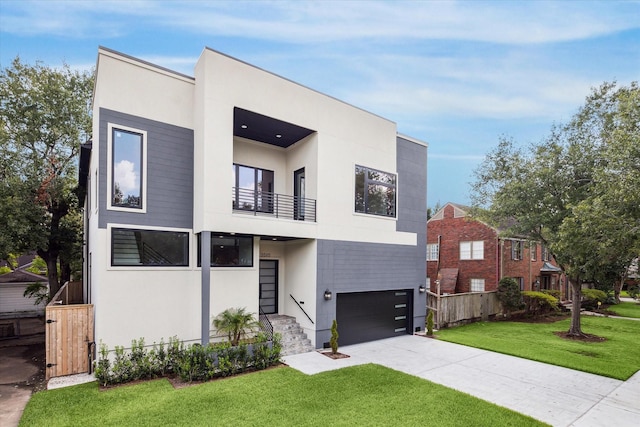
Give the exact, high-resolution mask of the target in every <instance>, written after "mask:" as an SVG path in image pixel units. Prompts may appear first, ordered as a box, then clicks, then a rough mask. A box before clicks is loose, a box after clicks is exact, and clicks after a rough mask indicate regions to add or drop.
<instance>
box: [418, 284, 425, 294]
mask: <svg viewBox="0 0 640 427" xmlns="http://www.w3.org/2000/svg"><path fill="white" fill-rule="evenodd" d="M418 292H420V293H421V294H424V293H425V292H427V287H426V286H425V285H420V287H419V288H418Z"/></svg>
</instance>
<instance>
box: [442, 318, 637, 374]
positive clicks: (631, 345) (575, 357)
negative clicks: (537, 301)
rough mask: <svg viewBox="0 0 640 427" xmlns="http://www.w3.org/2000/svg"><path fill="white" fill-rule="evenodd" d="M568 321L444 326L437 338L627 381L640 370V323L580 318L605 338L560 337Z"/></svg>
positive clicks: (586, 327) (586, 329) (590, 331)
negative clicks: (573, 338)
mask: <svg viewBox="0 0 640 427" xmlns="http://www.w3.org/2000/svg"><path fill="white" fill-rule="evenodd" d="M569 325H570V319H566V320H561V321H558V322H554V323H525V322H506V321H505V322H480V323H472V324H469V325H465V326H460V327H457V328H452V329H443V330H440V331H438V332H437V336H438V337H439V339H441V340H444V341H450V342H454V343H458V344H464V345H468V346H471V347H477V348H482V349H485V350H491V351H496V352H499V353H504V354H510V355H513V356H519V357H523V358H525V359H531V360H537V361H540V362H545V363H550V364H553V365H558V366H564V367H566V368H571V369H577V370H580V371H585V372H591V373H593V374H597V375H603V376H607V377H611V378H616V379H619V380H626V379H628V378H629V377H630V376H631V375H633V374H634V373H636V371H638V370H639V369H640V358H639V357H638V355H639V354H640V340H639V339H638V337H639V336H640V322H639V321H634V320H624V319H612V318H606V317H590V316H582V330H583V332H585V333H588V334H593V335H598V336H600V337H604V338H606V341H603V342H581V341H574V340H567V339H563V338H560V337H558V336H556V335H555V334H554V332H561V331H562V332H566V331H567V330H568V329H569Z"/></svg>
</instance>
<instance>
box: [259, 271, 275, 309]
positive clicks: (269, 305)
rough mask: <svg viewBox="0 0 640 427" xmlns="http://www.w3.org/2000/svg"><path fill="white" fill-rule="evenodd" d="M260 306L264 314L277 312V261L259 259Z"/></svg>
mask: <svg viewBox="0 0 640 427" xmlns="http://www.w3.org/2000/svg"><path fill="white" fill-rule="evenodd" d="M259 298H260V308H261V309H262V311H264V312H265V313H266V314H275V313H277V312H278V261H277V260H260V295H259Z"/></svg>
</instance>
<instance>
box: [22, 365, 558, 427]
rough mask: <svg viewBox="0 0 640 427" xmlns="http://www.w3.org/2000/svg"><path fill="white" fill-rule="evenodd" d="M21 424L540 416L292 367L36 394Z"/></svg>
mask: <svg viewBox="0 0 640 427" xmlns="http://www.w3.org/2000/svg"><path fill="white" fill-rule="evenodd" d="M20 425H21V426H47V427H50V426H68V425H100V426H111V425H114V426H115V425H117V426H122V425H136V426H145V425H148V426H151V425H153V426H155V425H177V426H179V425H189V426H194V425H196V426H197V425H242V426H265V425H277V426H327V425H334V426H335V425H337V426H389V425H438V426H461V425H473V426H540V425H545V424H544V423H541V422H539V421H537V420H534V419H533V418H530V417H527V416H525V415H522V414H519V413H517V412H514V411H511V410H509V409H505V408H502V407H499V406H497V405H494V404H491V403H488V402H485V401H483V400H480V399H477V398H475V397H473V396H470V395H467V394H464V393H461V392H458V391H455V390H452V389H450V388H447V387H444V386H441V385H438V384H434V383H432V382H430V381H427V380H423V379H420V378H417V377H413V376H410V375H407V374H404V373H402V372H397V371H394V370H391V369H388V368H385V367H382V366H379V365H362V366H354V367H349V368H344V369H339V370H336V371H329V372H324V373H321V374H317V375H313V376H307V375H304V374H302V373H300V372H298V371H296V370H294V369H292V368H288V367H280V368H276V369H271V370H266V371H261V372H256V373H252V374H249V375H242V376H238V377H235V378H229V379H225V380H219V381H212V382H208V383H205V384H199V385H195V386H191V387H186V388H182V389H179V390H175V389H174V388H173V387H172V385H171V384H170V383H169V382H168V381H167V380H166V379H161V380H155V381H149V382H145V383H141V384H136V385H129V386H123V387H117V388H114V389H110V390H106V391H100V390H99V388H98V386H97V384H96V383H91V384H83V385H78V386H74V387H68V388H63V389H56V390H50V391H43V392H40V393H36V394H35V395H34V396H32V398H31V400H30V402H29V404H28V405H27V407H26V409H25V412H24V415H23V417H22V419H21V421H20Z"/></svg>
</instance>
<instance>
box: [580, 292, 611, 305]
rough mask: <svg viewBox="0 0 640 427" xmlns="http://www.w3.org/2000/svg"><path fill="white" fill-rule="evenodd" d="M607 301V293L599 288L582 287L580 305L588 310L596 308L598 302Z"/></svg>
mask: <svg viewBox="0 0 640 427" xmlns="http://www.w3.org/2000/svg"><path fill="white" fill-rule="evenodd" d="M606 301H607V294H606V293H605V292H604V291H601V290H599V289H583V290H582V301H581V303H580V306H581V307H583V308H586V309H588V310H593V309H596V308H598V303H600V304H602V303H604V302H606Z"/></svg>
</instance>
